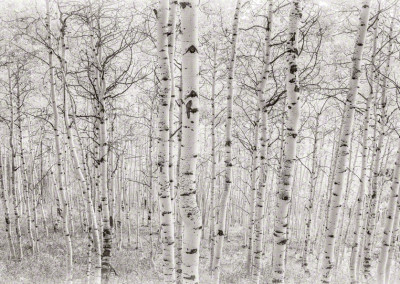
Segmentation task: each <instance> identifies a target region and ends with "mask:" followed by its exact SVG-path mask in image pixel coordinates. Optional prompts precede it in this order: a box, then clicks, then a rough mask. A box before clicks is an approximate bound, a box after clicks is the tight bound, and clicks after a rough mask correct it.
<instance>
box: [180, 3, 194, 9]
mask: <svg viewBox="0 0 400 284" xmlns="http://www.w3.org/2000/svg"><path fill="white" fill-rule="evenodd" d="M180 5H181V8H182V9H185V8H186V6H189V7H192V5H191V4H190V3H189V2H181V3H180Z"/></svg>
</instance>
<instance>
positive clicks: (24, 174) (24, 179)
mask: <svg viewBox="0 0 400 284" xmlns="http://www.w3.org/2000/svg"><path fill="white" fill-rule="evenodd" d="M20 64H22V63H20V62H17V63H16V65H17V67H16V68H17V71H16V74H15V75H16V76H15V81H16V82H15V85H16V94H15V95H16V97H17V107H16V109H17V128H18V140H19V155H20V166H19V169H20V176H21V182H22V192H23V194H22V195H23V196H24V199H25V201H26V202H25V204H26V213H27V225H28V226H27V227H28V228H27V229H28V236H29V242H30V246H31V247H32V253H33V254H36V242H35V238H34V237H33V232H32V220H31V199H30V196H29V191H30V188H29V184H28V178H27V170H26V164H25V156H24V146H23V145H24V144H23V136H22V113H21V109H22V103H21V91H20V76H21V74H20V71H21V67H22V66H21V65H20Z"/></svg>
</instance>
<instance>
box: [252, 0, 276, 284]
mask: <svg viewBox="0 0 400 284" xmlns="http://www.w3.org/2000/svg"><path fill="white" fill-rule="evenodd" d="M272 7H273V6H272V0H270V1H269V4H268V15H267V23H266V35H265V58H264V67H263V71H262V74H261V75H262V76H261V81H260V83H259V85H258V86H257V87H258V90H257V93H258V102H259V109H260V115H261V121H260V132H261V135H260V169H259V170H260V181H259V188H258V191H257V198H256V212H255V236H254V242H255V245H254V253H253V254H254V268H253V275H254V276H255V280H256V282H257V283H259V281H260V274H261V257H262V252H263V237H264V234H263V229H264V218H265V216H264V200H265V191H266V187H267V184H266V183H267V170H268V161H267V151H268V142H269V138H268V136H267V106H266V100H265V97H264V91H265V87H266V85H267V81H268V78H269V69H270V61H271V28H272V17H273V10H272Z"/></svg>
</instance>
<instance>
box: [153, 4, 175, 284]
mask: <svg viewBox="0 0 400 284" xmlns="http://www.w3.org/2000/svg"><path fill="white" fill-rule="evenodd" d="M168 10H169V0H160V2H159V10H158V13H157V17H158V19H157V31H158V35H157V49H158V64H159V68H158V70H159V78H160V80H161V83H160V107H159V124H158V128H159V144H158V170H159V173H158V182H159V197H160V206H161V207H160V210H161V212H160V214H161V237H162V244H163V260H164V264H163V267H164V277H165V281H166V282H171V283H173V282H175V252H174V242H175V238H174V222H173V209H172V203H171V190H170V183H169V168H168V166H169V163H168V158H169V146H168V144H169V143H168V141H169V104H170V96H171V77H170V70H169V66H170V63H169V60H168V38H167V33H168Z"/></svg>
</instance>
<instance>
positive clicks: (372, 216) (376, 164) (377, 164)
mask: <svg viewBox="0 0 400 284" xmlns="http://www.w3.org/2000/svg"><path fill="white" fill-rule="evenodd" d="M392 34H393V21H392V24H391V27H390V32H389V46H388V48H389V56H388V60H387V64H386V70H385V75H384V76H385V77H384V78H383V85H382V94H381V102H380V109H381V114H380V116H379V117H378V116H376V118H377V119H378V120H377V121H376V123H377V125H378V124H379V125H380V128H381V131H380V133H379V139H378V144H377V145H376V147H375V153H374V154H375V158H374V161H373V172H372V181H371V196H370V204H369V212H368V214H367V216H368V217H367V221H366V236H365V248H364V263H363V266H364V276H365V277H366V278H369V277H370V276H371V275H370V269H371V263H370V262H371V257H372V256H371V253H372V248H373V242H374V240H373V239H374V231H375V225H376V224H375V222H376V211H377V210H378V204H379V202H378V194H379V193H378V178H379V176H380V169H381V168H382V167H381V162H382V160H381V157H382V149H383V146H384V145H383V140H384V138H385V136H386V124H387V118H386V117H387V116H386V105H387V98H386V90H387V86H386V84H387V80H386V76H387V74H388V73H389V69H390V61H391V59H390V57H391V54H390V53H391V50H392V38H391V37H392ZM377 125H376V128H377ZM377 132H378V131H377ZM392 192H394V189H393V188H392ZM389 239H390V238H389ZM382 265H383V267H382V269H384V266H385V265H384V264H382ZM378 276H379V275H378ZM380 276H381V277H382V279H380V280H382V283H383V282H384V279H383V277H384V275H383V272H382V274H380Z"/></svg>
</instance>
